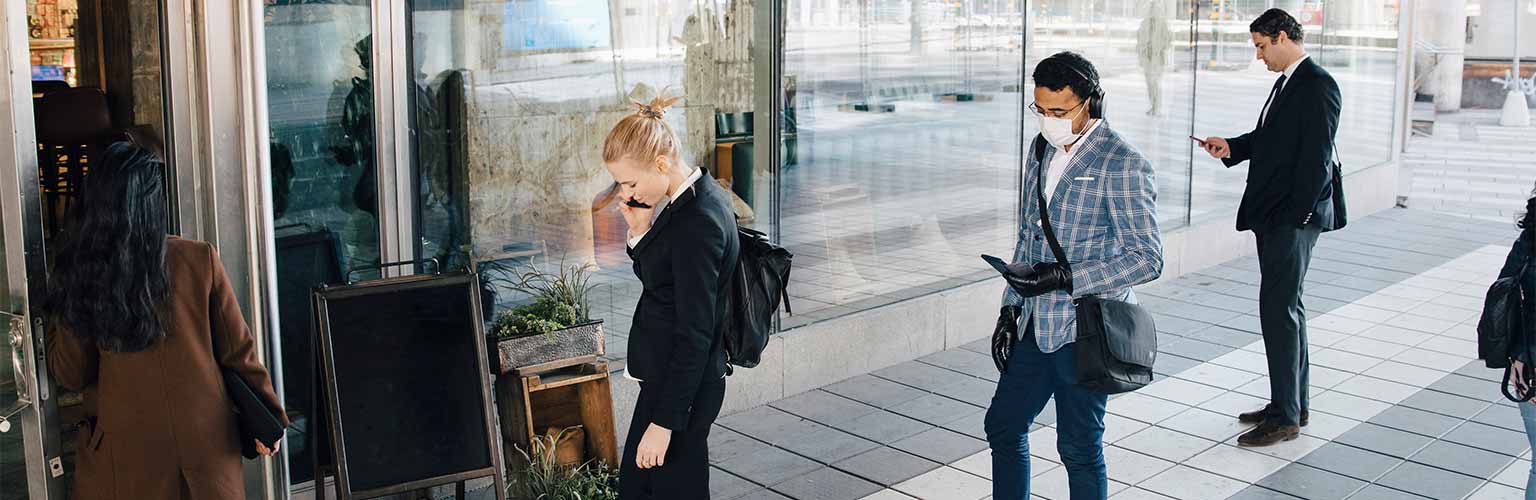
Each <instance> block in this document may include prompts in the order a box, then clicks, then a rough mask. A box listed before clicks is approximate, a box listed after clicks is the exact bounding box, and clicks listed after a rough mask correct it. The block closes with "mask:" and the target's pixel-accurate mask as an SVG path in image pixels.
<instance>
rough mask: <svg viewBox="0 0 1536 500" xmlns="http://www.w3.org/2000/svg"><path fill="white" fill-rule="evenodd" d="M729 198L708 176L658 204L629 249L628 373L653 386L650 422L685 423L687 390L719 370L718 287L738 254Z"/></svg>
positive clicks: (719, 374)
mask: <svg viewBox="0 0 1536 500" xmlns="http://www.w3.org/2000/svg"><path fill="white" fill-rule="evenodd" d="M740 245H741V243H740V240H738V239H737V236H736V215H735V212H734V210H733V209H732V207H731V200H730V196H729V195H727V194H726V192H725V189H724V188H721V187H720V185H719V184H717V183H716V182H715V181H714V179H712V178H711V177H710V176H709V175H708V174H704V175H703V176H702V177H700V178H699V180H698V181H696V182H694V185H693V187H692V188H689V189H688V190H685V191H683V192H682V193H680V194H678V195H677V196H676V199H675V200H673V201H672V203H671V204H669V205H667V206H666V208H663V209H662V211H661V214H659V215H658V216H657V218H656V222H655V223H654V224H652V225H651V229H650V231H649V232H647V233H646V234H645V236H644V237H643V238H641V240H640V241H639V242H638V243H636V244H635V246H634V248H630V249H629V256H630V258H631V259H632V260H634V262H635V274H636V275H637V276H639V277H640V283H641V285H643V286H644V291H642V292H641V294H640V304H639V305H637V306H636V307H635V320H634V325H633V326H632V327H631V328H630V331H629V372H630V374H632V375H634V376H635V377H636V378H639V379H641V380H644V381H645V382H644V388H645V390H648V391H649V390H655V391H660V392H659V396H658V397H657V398H655V399H653V400H652V401H656V403H655V404H656V406H655V407H654V408H653V409H652V415H653V417H652V423H655V424H656V425H659V426H662V427H665V428H667V429H671V430H680V429H685V428H688V420H689V415H690V413H691V407H692V406H693V398H694V395H695V394H697V393H698V390H699V384H701V383H702V382H703V381H705V380H711V381H713V380H719V379H720V378H721V377H724V376H725V344H724V342H723V341H722V340H721V330H720V327H721V321H720V317H721V312H722V310H721V308H720V306H721V305H722V304H721V302H720V299H721V295H722V294H721V292H722V290H723V288H724V284H725V283H724V281H723V280H724V279H725V278H728V277H729V276H730V272H729V270H730V269H733V268H735V266H736V261H737V258H738V257H739V255H740V248H741V246H740Z"/></svg>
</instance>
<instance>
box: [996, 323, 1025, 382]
mask: <svg viewBox="0 0 1536 500" xmlns="http://www.w3.org/2000/svg"><path fill="white" fill-rule="evenodd" d="M1020 314H1022V311H1021V310H1020V309H1019V306H1003V310H1002V312H1001V313H1000V314H998V316H997V329H995V330H992V363H993V364H996V365H997V372H998V373H1008V358H1010V357H1013V344H1014V342H1016V341H1017V337H1018V333H1019V315H1020Z"/></svg>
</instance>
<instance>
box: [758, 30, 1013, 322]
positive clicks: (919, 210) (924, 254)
mask: <svg viewBox="0 0 1536 500" xmlns="http://www.w3.org/2000/svg"><path fill="white" fill-rule="evenodd" d="M784 11H785V12H787V13H788V14H787V16H786V17H787V18H786V20H785V21H786V24H787V27H786V36H785V40H784V45H785V47H784V58H785V60H784V79H785V81H786V82H790V85H792V88H793V90H794V93H793V99H790V100H787V101H786V106H787V109H786V114H787V115H789V116H792V117H793V124H794V127H793V129H788V128H787V129H786V130H785V133H786V142H787V143H792V144H793V146H790V152H789V153H787V154H786V155H785V157H784V160H785V161H784V165H783V166H782V168H783V170H784V173H783V175H782V179H781V183H782V184H781V189H782V193H783V194H782V201H781V203H782V204H783V205H782V207H781V221H780V231H781V234H782V242H783V244H784V246H786V247H787V248H789V249H790V250H791V251H793V252H795V271H794V273H792V275H791V283H790V287H789V292H790V295H791V296H792V298H791V300H792V301H793V303H794V307H795V313H796V315H795V319H794V321H815V320H818V319H824V318H828V317H832V316H836V315H839V314H842V313H846V312H851V311H856V310H861V309H868V308H871V307H876V306H879V305H883V304H886V303H890V302H893V301H896V300H902V299H904V298H910V297H914V296H917V295H921V294H924V293H929V292H934V291H938V290H943V289H947V288H950V287H953V286H956V285H958V284H961V283H969V282H974V281H979V280H981V279H986V278H988V277H989V276H988V274H990V273H991V271H990V270H988V269H986V267H985V266H983V265H981V262H980V260H979V259H977V255H978V254H980V253H993V254H998V255H1007V254H1009V250H1010V249H1011V248H1012V246H1013V243H1014V235H1015V234H1016V233H1017V231H1018V227H1017V225H1016V221H1017V218H1018V217H1017V215H1016V214H1015V212H1016V210H1017V206H1018V200H1017V198H1018V192H1017V190H1016V188H1017V183H1018V177H1019V165H1020V161H1019V140H1020V133H1021V132H1020V122H1021V117H1022V114H1021V110H1022V105H1023V103H1022V102H1021V95H1022V94H1021V90H1023V89H1021V88H1020V85H1019V82H1020V71H1021V61H1022V51H1023V49H1024V47H1023V43H1022V42H1023V41H1024V36H1023V26H1024V23H1023V17H1022V15H1021V13H1022V12H1023V2H1019V1H1010V0H1002V1H998V0H963V1H958V2H928V1H921V0H914V1H910V2H891V1H877V0H861V1H857V2H819V1H814V0H786V1H785V6H784ZM1026 91H1027V90H1026ZM789 139H793V141H790V140H789Z"/></svg>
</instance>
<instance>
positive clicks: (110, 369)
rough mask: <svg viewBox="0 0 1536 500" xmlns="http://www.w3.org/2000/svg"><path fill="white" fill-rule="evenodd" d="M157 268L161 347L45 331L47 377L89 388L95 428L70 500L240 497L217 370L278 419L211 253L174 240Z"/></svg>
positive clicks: (236, 439) (84, 439)
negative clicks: (162, 286) (161, 294)
mask: <svg viewBox="0 0 1536 500" xmlns="http://www.w3.org/2000/svg"><path fill="white" fill-rule="evenodd" d="M165 268H166V273H167V274H168V276H169V284H170V292H169V293H170V298H169V300H167V303H166V304H164V306H163V307H162V309H161V310H162V313H161V318H162V321H164V327H165V339H164V340H161V341H160V343H158V344H155V345H154V346H151V347H150V348H149V349H146V350H143V351H139V352H127V353H125V352H107V351H102V350H100V349H98V348H97V347H96V346H94V345H85V344H84V343H83V342H82V341H81V340H80V337H79V336H77V335H75V333H74V332H73V331H71V330H70V329H69V328H65V327H63V326H61V325H53V326H52V327H51V328H49V330H48V339H47V343H48V371H49V373H52V374H53V377H54V380H56V381H58V383H59V385H62V386H64V387H66V388H69V389H73V390H83V391H85V393H86V407H87V414H88V415H89V416H91V417H94V420H95V424H94V425H90V426H87V427H85V428H83V429H82V430H81V435H80V439H79V443H78V449H79V451H78V454H77V455H76V456H77V460H78V463H77V464H76V473H75V496H74V498H75V499H76V500H85V499H120V500H129V499H132V500H152V499H162V498H165V499H169V498H219V499H239V498H245V477H244V472H243V470H244V469H243V466H242V465H241V461H240V431H239V429H238V428H237V424H236V422H235V413H234V409H233V405H234V403H233V402H232V401H231V400H230V398H229V395H228V394H227V393H226V392H225V391H224V380H223V377H222V375H221V373H220V370H219V368H220V366H223V367H227V368H230V369H232V370H234V371H236V372H238V373H239V374H240V375H241V376H242V377H244V378H245V381H246V383H247V384H250V386H251V389H253V390H255V391H256V394H257V395H258V396H261V398H262V399H265V400H266V401H267V404H268V405H269V406H271V407H272V408H273V409H274V410H276V414H277V415H280V416H281V415H283V411H282V408H283V406H282V402H281V401H278V399H277V393H276V392H274V391H273V390H272V377H271V375H270V374H268V373H267V369H266V368H265V367H263V366H262V365H261V359H260V358H259V357H258V356H257V355H256V340H255V338H253V337H252V336H251V332H250V330H249V329H247V328H246V324H245V317H244V316H242V315H241V314H240V304H239V302H237V301H236V300H235V290H234V288H233V287H231V286H230V283H229V278H228V277H227V276H225V274H224V267H223V265H221V264H220V263H219V256H218V253H216V252H214V250H213V248H212V247H210V246H208V244H207V243H202V242H198V241H191V240H183V239H180V238H174V237H173V238H171V239H170V240H169V241H167V242H166V248H165ZM215 339H216V340H215ZM215 357H217V358H218V362H217V363H215V362H214V358H215ZM283 418H284V419H285V421H284V424H286V423H287V422H286V417H283ZM183 483H185V485H183ZM184 493H190V497H188V496H184Z"/></svg>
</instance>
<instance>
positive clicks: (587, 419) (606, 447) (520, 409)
mask: <svg viewBox="0 0 1536 500" xmlns="http://www.w3.org/2000/svg"><path fill="white" fill-rule="evenodd" d="M496 410H497V411H498V412H499V413H500V416H501V437H502V444H503V448H505V449H506V453H507V463H509V464H518V463H522V462H523V459H522V455H521V454H520V453H518V452H517V450H518V449H522V450H524V451H527V452H529V453H532V447H531V443H532V441H533V437H534V436H537V435H542V434H543V433H544V430H545V429H548V428H550V427H555V428H560V429H563V428H567V427H572V426H577V425H579V426H581V427H582V429H583V431H584V432H585V434H586V456H585V460H596V461H599V462H602V463H605V464H608V465H609V466H611V467H614V468H618V465H619V456H618V453H619V447H618V438H617V436H616V434H615V430H614V425H613V396H612V392H611V391H610V389H609V383H608V363H605V362H600V361H593V362H587V363H582V364H580V365H576V366H570V367H566V368H561V369H557V370H542V369H541V368H540V367H528V368H524V369H521V370H514V371H512V372H510V373H507V374H505V375H501V376H498V377H497V378H496Z"/></svg>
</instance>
